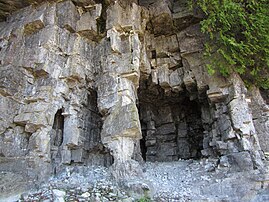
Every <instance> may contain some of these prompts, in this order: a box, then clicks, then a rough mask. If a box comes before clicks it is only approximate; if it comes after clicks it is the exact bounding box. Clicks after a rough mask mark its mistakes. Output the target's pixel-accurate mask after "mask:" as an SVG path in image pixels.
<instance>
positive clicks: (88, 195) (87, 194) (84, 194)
mask: <svg viewBox="0 0 269 202" xmlns="http://www.w3.org/2000/svg"><path fill="white" fill-rule="evenodd" d="M81 196H82V197H84V198H88V197H90V196H91V194H90V193H89V192H85V193H83V194H81Z"/></svg>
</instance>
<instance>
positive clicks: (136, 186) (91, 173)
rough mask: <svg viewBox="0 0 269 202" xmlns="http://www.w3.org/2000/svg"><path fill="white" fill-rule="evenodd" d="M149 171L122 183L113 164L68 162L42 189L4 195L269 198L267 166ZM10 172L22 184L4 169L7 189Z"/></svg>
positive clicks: (149, 167) (160, 166)
mask: <svg viewBox="0 0 269 202" xmlns="http://www.w3.org/2000/svg"><path fill="white" fill-rule="evenodd" d="M143 172H144V173H143V177H142V178H133V179H132V180H130V181H129V182H128V183H126V184H125V185H124V186H118V185H116V184H115V182H114V181H113V179H112V178H111V176H110V174H109V173H110V172H109V169H107V168H104V167H83V166H79V167H74V168H67V169H66V171H65V172H64V173H62V174H61V175H59V176H57V177H54V178H52V179H50V181H49V182H48V183H46V184H43V185H42V186H41V187H40V188H39V189H36V190H32V191H31V192H27V193H23V194H20V195H17V196H16V197H12V198H9V199H7V198H5V199H2V200H1V199H0V201H5V202H6V201H20V202H26V201H29V202H30V201H44V202H50V201H58V202H61V201H78V202H83V201H102V202H106V201H122V202H131V201H141V202H142V201H147V199H146V198H147V197H150V198H152V199H151V200H152V201H158V202H159V201H233V202H236V201H238V202H239V201H252V202H254V201H255V202H256V201H269V187H268V182H269V177H267V176H268V175H267V173H266V172H265V173H263V174H261V173H260V172H259V171H251V172H235V171H234V172H231V170H230V168H229V167H223V166H222V167H220V166H219V165H217V161H216V160H200V161H195V160H180V161H177V162H169V163H168V162H166V163H160V162H158V163H145V164H144V165H143ZM5 176H6V179H7V178H9V179H10V180H11V181H12V182H10V183H12V184H16V181H15V179H18V185H21V184H22V179H20V178H19V177H15V176H14V175H12V174H11V173H1V178H0V180H1V182H2V183H1V186H2V187H1V189H2V190H3V189H4V188H5V189H7V187H6V186H7V183H3V181H5V178H4V177H5ZM4 185H5V187H4ZM17 187H18V186H17ZM18 190H19V189H18Z"/></svg>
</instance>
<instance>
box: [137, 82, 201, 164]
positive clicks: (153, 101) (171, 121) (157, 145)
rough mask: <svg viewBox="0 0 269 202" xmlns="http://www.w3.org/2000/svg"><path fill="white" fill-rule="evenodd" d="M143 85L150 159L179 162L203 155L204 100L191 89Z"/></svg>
mask: <svg viewBox="0 0 269 202" xmlns="http://www.w3.org/2000/svg"><path fill="white" fill-rule="evenodd" d="M146 83H147V82H144V85H141V86H140V89H139V93H138V98H139V114H140V121H141V129H142V134H143V139H142V140H141V152H142V156H143V159H144V160H146V161H177V160H178V159H190V158H192V159H199V158H201V157H202V154H201V150H202V149H203V138H204V130H205V129H204V127H203V122H202V117H201V105H202V103H201V102H200V101H199V100H198V98H197V99H194V100H190V96H189V95H188V93H187V91H186V90H185V91H183V92H172V91H168V92H165V90H164V89H162V88H161V87H160V86H159V85H153V86H147V85H146Z"/></svg>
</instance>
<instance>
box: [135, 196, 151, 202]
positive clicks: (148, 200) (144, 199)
mask: <svg viewBox="0 0 269 202" xmlns="http://www.w3.org/2000/svg"><path fill="white" fill-rule="evenodd" d="M137 202H151V200H150V198H148V197H143V198H141V199H139V200H138V201H137Z"/></svg>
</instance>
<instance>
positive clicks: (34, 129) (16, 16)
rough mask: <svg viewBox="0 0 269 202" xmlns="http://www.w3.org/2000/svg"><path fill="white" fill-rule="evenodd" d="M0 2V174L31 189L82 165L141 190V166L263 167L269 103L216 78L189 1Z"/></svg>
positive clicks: (234, 80)
mask: <svg viewBox="0 0 269 202" xmlns="http://www.w3.org/2000/svg"><path fill="white" fill-rule="evenodd" d="M2 2H3V3H1V2H0V5H1V4H3V5H4V6H3V7H1V9H0V18H1V19H3V18H4V17H5V16H7V15H8V17H7V18H6V20H5V21H4V20H3V21H2V22H0V104H1V105H0V109H1V113H0V171H3V172H6V173H10V172H11V173H15V174H14V176H17V175H18V174H20V175H22V176H24V178H25V179H27V180H26V182H27V183H26V184H25V185H24V186H23V187H24V188H23V189H27V188H29V187H28V186H32V185H33V184H34V185H38V184H39V183H40V182H42V181H46V180H47V178H48V177H50V176H52V175H55V174H59V173H61V172H62V171H63V170H65V169H67V168H73V167H75V166H77V165H81V166H82V165H83V166H93V165H95V166H96V165H101V166H108V167H109V166H110V169H109V170H110V172H111V173H112V176H113V177H114V178H115V179H116V181H117V182H120V184H121V185H122V186H125V187H127V188H128V189H137V190H140V191H141V187H140V185H139V186H137V184H132V179H133V178H134V177H137V178H140V177H141V176H142V174H143V172H142V167H141V163H142V162H143V161H150V162H164V161H178V160H179V159H186V160H187V159H201V158H218V159H219V162H218V164H219V165H220V166H225V167H228V168H229V172H237V171H242V170H244V171H246V172H248V171H249V172H252V170H256V169H260V170H262V169H264V162H263V160H264V158H265V157H266V155H268V152H269V151H268V150H269V147H268V144H267V143H266V142H267V139H268V138H269V128H268V127H269V126H268V123H269V121H268V120H269V116H268V111H269V110H268V100H267V96H268V95H267V93H266V92H264V91H263V92H261V93H262V94H260V91H259V89H257V88H255V87H253V89H246V87H245V86H244V83H243V82H242V80H241V79H240V77H239V76H238V75H236V74H232V75H230V77H228V78H223V77H221V76H220V75H214V76H209V75H208V74H207V70H206V68H205V64H204V63H205V61H204V60H203V44H204V42H205V36H204V35H203V34H202V33H201V31H200V25H199V21H200V20H201V17H202V15H201V14H200V13H199V11H196V10H190V9H189V8H188V6H187V1H185V0H182V1H181V0H174V1H170V0H158V1H151V0H141V1H136V0H129V1H123V0H118V1H114V0H109V1H97V0H96V1H93V0H89V1H88V0H74V1H71V0H66V1H60V2H58V1H50V2H39V1H34V2H32V1H20V2H19V1H13V3H11V1H2ZM33 3H34V4H35V5H31V6H29V5H30V4H33ZM15 4H16V5H15ZM12 5H15V6H12ZM18 8H21V9H20V10H17V9H18ZM15 10H16V11H15ZM3 12H4V13H3ZM11 13H12V14H11ZM208 169H211V168H208ZM253 172H254V171H253ZM14 189H15V187H14ZM6 192H8V191H6ZM51 194H52V196H54V197H55V198H57V200H58V201H62V200H63V198H65V197H66V196H67V195H65V194H68V193H66V192H65V194H64V193H63V192H60V191H57V190H54V191H53V190H51ZM89 194H90V193H89ZM89 194H87V193H86V192H85V193H84V196H88V195H89ZM127 201H128V200H127Z"/></svg>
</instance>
